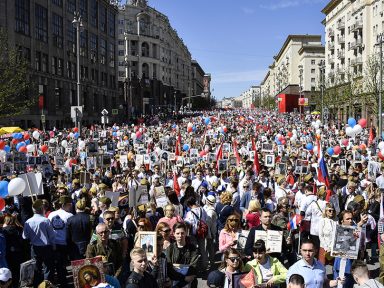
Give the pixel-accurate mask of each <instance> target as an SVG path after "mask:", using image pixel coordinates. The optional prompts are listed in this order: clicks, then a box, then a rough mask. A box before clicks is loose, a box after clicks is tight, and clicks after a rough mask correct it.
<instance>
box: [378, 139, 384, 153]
mask: <svg viewBox="0 0 384 288" xmlns="http://www.w3.org/2000/svg"><path fill="white" fill-rule="evenodd" d="M378 147H379V149H380V151H381V150H384V142H383V141H381V142H380V143H379V145H378Z"/></svg>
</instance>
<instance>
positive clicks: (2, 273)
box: [0, 267, 18, 288]
mask: <svg viewBox="0 0 384 288" xmlns="http://www.w3.org/2000/svg"><path fill="white" fill-rule="evenodd" d="M16 285H18V283H16ZM0 287H1V288H10V287H12V272H11V270H9V269H8V268H5V267H4V268H0ZM14 287H18V286H14Z"/></svg>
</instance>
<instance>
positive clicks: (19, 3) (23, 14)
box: [15, 0, 30, 36]
mask: <svg viewBox="0 0 384 288" xmlns="http://www.w3.org/2000/svg"><path fill="white" fill-rule="evenodd" d="M15 31H16V32H17V33H21V34H24V35H27V36H29V31H30V29H29V0H15Z"/></svg>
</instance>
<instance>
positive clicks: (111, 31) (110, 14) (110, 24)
mask: <svg viewBox="0 0 384 288" xmlns="http://www.w3.org/2000/svg"><path fill="white" fill-rule="evenodd" d="M108 31H109V36H112V37H115V14H113V11H112V10H108Z"/></svg>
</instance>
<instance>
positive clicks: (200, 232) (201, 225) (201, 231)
mask: <svg viewBox="0 0 384 288" xmlns="http://www.w3.org/2000/svg"><path fill="white" fill-rule="evenodd" d="M191 212H192V214H193V215H195V216H196V218H197V228H196V236H197V239H205V238H206V237H207V235H208V225H207V223H205V221H203V220H201V217H199V216H197V215H196V214H195V212H193V211H192V210H191ZM202 214H203V211H202V209H201V208H200V215H202Z"/></svg>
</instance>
